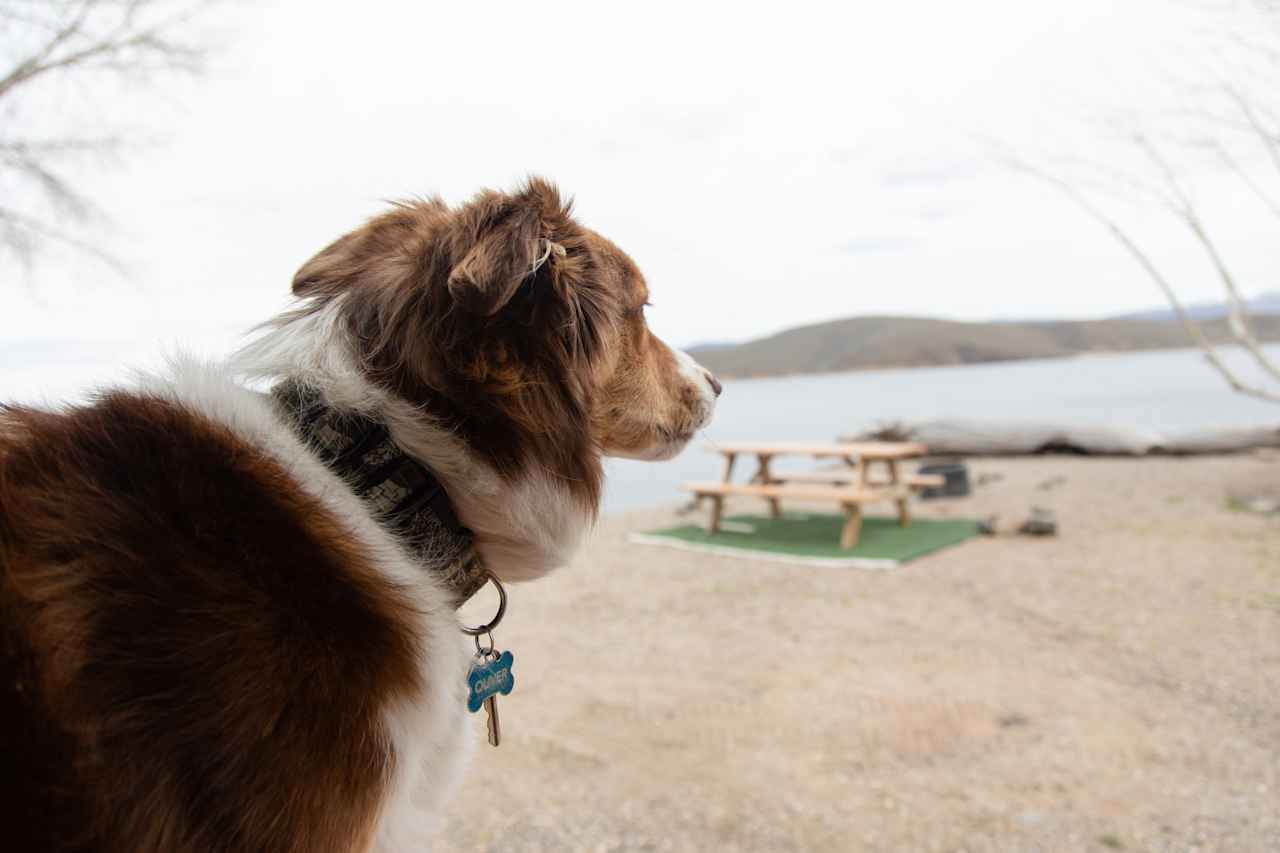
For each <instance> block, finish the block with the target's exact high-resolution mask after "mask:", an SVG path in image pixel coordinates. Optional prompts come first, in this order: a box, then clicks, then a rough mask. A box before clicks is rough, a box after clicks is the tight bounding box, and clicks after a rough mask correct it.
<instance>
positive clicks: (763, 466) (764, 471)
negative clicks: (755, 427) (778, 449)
mask: <svg viewBox="0 0 1280 853" xmlns="http://www.w3.org/2000/svg"><path fill="white" fill-rule="evenodd" d="M770 459H772V457H770V456H768V455H766V454H763V453H762V454H760V470H759V471H757V472H756V477H757V478H758V479H759V480H760V485H762V486H767V485H769V484H770V483H772V482H773V475H772V474H771V473H770V472H769V461H770ZM765 500H767V501H768V502H769V517H770V518H782V502H781V501H779V500H778V499H777V498H765Z"/></svg>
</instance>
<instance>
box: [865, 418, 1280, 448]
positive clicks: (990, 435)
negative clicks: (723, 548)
mask: <svg viewBox="0 0 1280 853" xmlns="http://www.w3.org/2000/svg"><path fill="white" fill-rule="evenodd" d="M840 440H841V441H919V442H923V443H924V444H927V445H929V453H930V455H931V456H1026V455H1031V454H1041V453H1072V454H1079V455H1086V456H1147V455H1150V454H1166V455H1176V456H1183V455H1191V454H1198V453H1237V452H1242V451H1247V450H1253V449H1255V448H1259V447H1280V427H1227V428H1222V429H1198V430H1170V431H1168V432H1164V431H1156V430H1151V429H1141V428H1136V427H1134V428H1127V427H1114V426H1101V425H1088V424H1085V425H1068V424H1046V423H1036V422H1005V421H984V420H962V419H947V418H944V419H937V420H929V421H918V422H915V423H895V424H890V425H887V426H883V427H879V428H877V429H874V430H871V431H869V432H864V433H860V434H856V435H847V436H842V437H841V438H840Z"/></svg>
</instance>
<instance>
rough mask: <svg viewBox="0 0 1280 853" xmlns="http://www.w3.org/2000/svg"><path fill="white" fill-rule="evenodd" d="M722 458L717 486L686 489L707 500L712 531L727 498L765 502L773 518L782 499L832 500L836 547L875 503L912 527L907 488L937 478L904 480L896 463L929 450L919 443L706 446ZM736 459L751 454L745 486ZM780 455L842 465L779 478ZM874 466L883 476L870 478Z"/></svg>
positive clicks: (853, 537) (854, 535) (848, 544)
mask: <svg viewBox="0 0 1280 853" xmlns="http://www.w3.org/2000/svg"><path fill="white" fill-rule="evenodd" d="M711 450H713V451H714V452H716V453H719V454H720V455H722V456H723V457H724V474H723V476H722V477H721V480H720V482H719V483H688V484H686V485H685V487H684V488H685V489H686V490H687V491H691V492H693V493H694V495H695V496H696V497H697V499H699V500H701V499H702V498H704V497H706V498H711V500H712V507H711V524H710V529H711V531H712V532H715V531H717V530H719V528H720V517H721V514H722V512H723V507H724V498H725V497H726V496H729V495H746V496H753V497H760V498H764V499H765V500H766V501H768V503H769V513H770V515H771V516H772V517H774V518H780V517H781V515H782V506H781V501H782V499H783V498H784V497H785V498H796V499H800V500H819V501H833V502H835V503H837V504H839V506H840V508H841V509H842V510H843V511H844V513H845V519H846V522H845V526H844V529H843V531H842V533H841V537H840V544H841V546H842V547H844V548H852V547H853V546H854V545H856V544H857V541H858V534H859V531H860V529H861V524H862V505H863V504H866V503H874V502H878V501H889V500H891V501H893V502H894V503H895V504H896V505H897V508H898V520H899V522H900V523H901V524H902V525H903V526H904V527H905V526H906V525H908V524H910V523H911V515H910V511H909V510H908V508H907V498H908V496H909V495H910V492H911V489H912V488H918V487H920V486H923V485H933V484H934V482H933V481H934V480H935V479H936V478H931V477H903V476H902V473H901V471H900V469H899V467H898V466H899V463H900V462H903V461H904V460H907V459H914V458H918V457H921V456H924V455H926V454H927V453H928V451H929V449H928V447H926V446H925V445H923V444H920V443H918V442H898V441H852V442H839V443H835V444H822V443H813V442H722V443H718V444H716V445H715V446H714V447H712V448H711ZM739 456H754V457H755V459H756V470H755V473H754V474H752V476H751V480H750V481H749V482H748V483H746V484H740V483H734V482H733V469H734V466H735V464H736V463H737V460H738V457H739ZM779 456H807V457H810V458H813V459H832V460H837V461H840V462H842V463H844V464H843V466H841V467H838V468H835V469H829V470H819V471H810V472H804V473H796V474H786V473H783V474H780V473H777V472H775V471H774V470H773V468H772V463H773V460H774V459H776V458H778V457H779ZM875 465H879V466H880V467H882V468H883V471H884V474H885V476H883V477H881V478H875V477H873V476H872V467H873V466H875Z"/></svg>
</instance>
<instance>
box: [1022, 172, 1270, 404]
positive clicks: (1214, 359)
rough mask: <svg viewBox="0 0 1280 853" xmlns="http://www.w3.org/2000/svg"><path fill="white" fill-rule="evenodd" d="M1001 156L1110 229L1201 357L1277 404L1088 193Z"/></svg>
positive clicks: (1243, 389) (1240, 387)
mask: <svg viewBox="0 0 1280 853" xmlns="http://www.w3.org/2000/svg"><path fill="white" fill-rule="evenodd" d="M1002 159H1003V160H1004V162H1005V163H1006V165H1008V166H1010V167H1011V168H1014V169H1016V170H1018V171H1021V172H1023V173H1025V174H1027V175H1030V176H1032V177H1034V178H1037V179H1039V180H1041V181H1043V182H1045V183H1047V184H1048V185H1050V186H1052V187H1053V188H1055V189H1056V190H1058V191H1059V192H1060V193H1062V194H1063V195H1064V196H1066V197H1067V198H1068V199H1070V200H1071V201H1072V202H1073V203H1074V204H1075V205H1076V206H1077V207H1079V208H1080V209H1081V210H1082V211H1084V212H1085V213H1086V214H1087V215H1088V216H1089V217H1091V218H1092V219H1093V220H1094V221H1096V222H1098V223H1099V224H1100V225H1102V226H1103V227H1104V228H1106V229H1107V231H1108V232H1110V234H1111V236H1112V237H1114V238H1115V239H1116V241H1117V242H1118V243H1120V245H1121V246H1122V247H1123V248H1124V249H1125V251H1126V252H1128V253H1129V255H1130V256H1131V257H1132V258H1133V259H1134V260H1135V261H1137V262H1138V265H1139V266H1141V267H1142V269H1143V271H1144V272H1145V273H1146V274H1147V275H1148V277H1150V278H1151V280H1152V281H1153V282H1155V284H1156V286H1157V287H1159V288H1160V290H1161V291H1162V292H1163V293H1164V295H1165V298H1166V299H1167V300H1168V302H1169V305H1170V307H1171V308H1172V309H1173V313H1174V316H1175V317H1177V319H1178V322H1179V323H1181V324H1182V327H1183V329H1185V330H1186V332H1187V336H1188V337H1189V338H1190V339H1191V340H1192V342H1193V343H1194V344H1195V345H1196V346H1197V347H1198V348H1199V349H1200V351H1201V352H1202V353H1203V354H1204V357H1205V360H1206V361H1208V363H1209V364H1210V365H1211V366H1212V367H1213V368H1214V369H1215V370H1217V371H1218V373H1219V374H1220V375H1221V376H1222V377H1223V379H1225V380H1226V381H1227V384H1229V385H1230V386H1231V387H1232V388H1233V389H1234V390H1236V391H1239V392H1240V393H1242V394H1247V395H1249V396H1251V397H1257V398H1258V399H1261V400H1268V401H1271V402H1275V403H1280V390H1277V391H1272V390H1270V389H1268V388H1264V387H1262V386H1259V385H1253V384H1250V383H1248V382H1245V381H1244V380H1243V379H1241V378H1240V377H1239V376H1238V375H1237V374H1236V373H1235V371H1233V370H1232V369H1231V367H1230V365H1228V364H1227V363H1226V362H1225V361H1224V360H1223V359H1222V357H1221V356H1220V355H1219V354H1218V352H1217V350H1216V349H1215V348H1214V346H1213V343H1212V342H1211V341H1210V340H1209V338H1208V337H1207V336H1206V335H1205V334H1204V331H1203V330H1202V329H1201V328H1200V326H1199V325H1198V324H1197V323H1196V322H1195V321H1194V320H1192V319H1191V316H1190V315H1189V314H1188V313H1187V311H1186V309H1185V308H1184V307H1183V305H1182V301H1181V300H1180V299H1179V298H1178V294H1177V292H1176V291H1175V290H1174V288H1173V285H1172V284H1171V283H1170V282H1169V280H1168V279H1167V278H1166V277H1165V275H1164V273H1163V272H1161V270H1160V268H1159V267H1158V266H1156V264H1155V262H1154V261H1153V260H1152V259H1151V256H1150V255H1149V254H1148V253H1147V252H1146V251H1145V250H1144V249H1143V248H1142V247H1141V246H1140V245H1139V244H1138V243H1137V241H1135V240H1134V239H1133V238H1132V237H1131V236H1130V235H1129V232H1128V231H1126V230H1125V229H1124V227H1123V226H1121V225H1120V224H1119V223H1118V222H1117V221H1116V220H1115V219H1113V218H1112V217H1111V216H1109V215H1108V214H1107V213H1106V211H1104V210H1103V209H1102V208H1100V207H1099V206H1098V205H1097V204H1095V203H1094V202H1093V201H1092V200H1091V199H1090V198H1089V197H1088V196H1086V195H1085V194H1084V193H1083V192H1081V191H1080V190H1079V189H1078V188H1077V187H1076V186H1075V185H1074V184H1072V183H1071V182H1070V181H1067V180H1065V179H1063V178H1061V177H1058V176H1057V175H1054V174H1051V173H1049V172H1046V171H1044V170H1042V169H1039V168H1037V167H1035V166H1033V165H1031V164H1030V163H1028V162H1026V161H1025V160H1023V159H1021V158H1018V157H1016V156H1014V155H1011V154H1007V153H1006V154H1005V155H1004V156H1003V157H1002Z"/></svg>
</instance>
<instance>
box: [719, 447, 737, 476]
mask: <svg viewBox="0 0 1280 853" xmlns="http://www.w3.org/2000/svg"><path fill="white" fill-rule="evenodd" d="M737 461H738V454H736V453H726V454H725V456H724V476H723V477H721V478H720V479H721V480H723V481H724V482H726V483H727V482H729V481H730V480H732V479H733V463H734V462H737Z"/></svg>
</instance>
